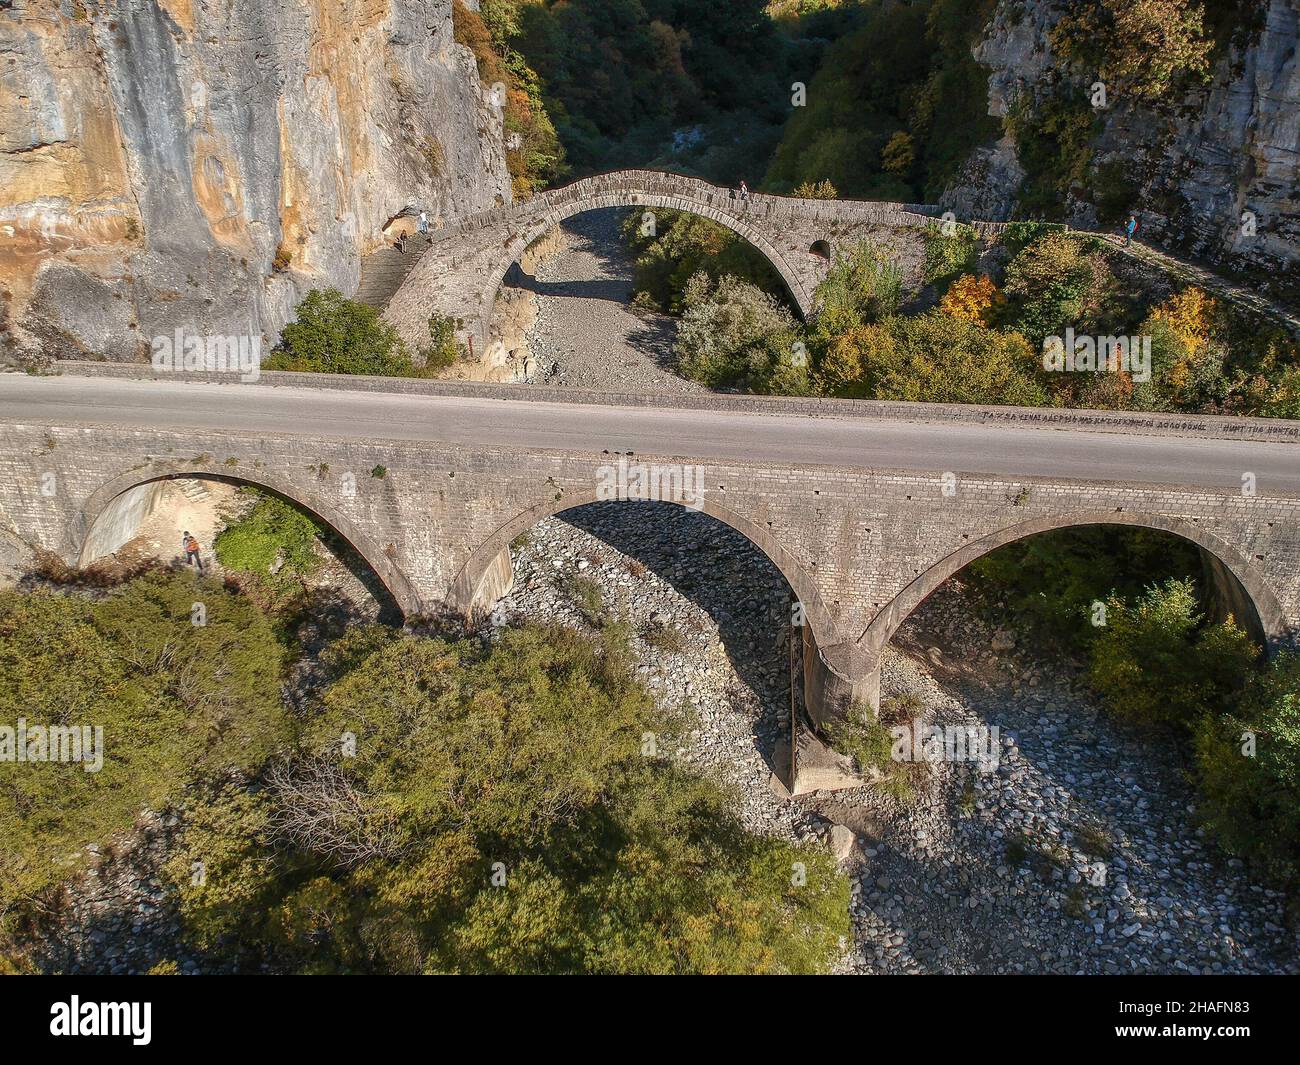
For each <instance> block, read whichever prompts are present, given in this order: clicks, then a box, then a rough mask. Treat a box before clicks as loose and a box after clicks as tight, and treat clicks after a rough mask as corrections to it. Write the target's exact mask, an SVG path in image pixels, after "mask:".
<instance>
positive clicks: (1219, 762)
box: [1195, 653, 1300, 880]
mask: <svg viewBox="0 0 1300 1065" xmlns="http://www.w3.org/2000/svg"><path fill="white" fill-rule="evenodd" d="M1195 755H1196V768H1197V772H1198V774H1199V776H1200V787H1201V794H1202V798H1201V802H1200V804H1199V809H1198V812H1199V814H1200V816H1201V818H1202V820H1203V821H1204V822H1205V824H1206V825H1207V826H1208V827H1209V828H1210V830H1211V831H1212V832H1213V833H1214V834H1215V836H1216V837H1217V838H1218V839H1219V840H1220V842H1221V843H1222V844H1223V845H1224V846H1225V847H1226V848H1227V849H1228V850H1229V851H1230V852H1231V853H1233V854H1238V855H1241V856H1242V857H1245V858H1248V859H1251V860H1252V861H1253V862H1255V863H1256V864H1257V865H1258V866H1260V867H1261V868H1262V869H1263V871H1265V872H1266V873H1268V874H1270V875H1272V876H1275V877H1277V878H1279V879H1283V880H1294V879H1295V878H1296V877H1298V876H1300V656H1298V655H1296V654H1294V653H1286V654H1282V655H1279V656H1278V657H1277V658H1276V659H1275V660H1274V661H1273V663H1272V664H1271V666H1270V668H1269V669H1268V670H1267V671H1266V672H1265V673H1264V674H1263V675H1262V676H1261V677H1260V678H1259V681H1258V682H1257V683H1256V684H1254V685H1252V687H1251V689H1250V691H1249V692H1248V694H1247V695H1246V697H1245V698H1243V699H1242V700H1241V703H1240V705H1239V706H1238V707H1237V708H1235V709H1234V710H1233V711H1232V712H1231V713H1228V714H1226V715H1225V716H1223V717H1215V716H1214V715H1212V714H1206V715H1204V716H1203V717H1202V718H1201V719H1200V721H1199V722H1198V724H1197V727H1196V733H1195Z"/></svg>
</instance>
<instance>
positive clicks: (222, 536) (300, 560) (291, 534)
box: [213, 487, 321, 585]
mask: <svg viewBox="0 0 1300 1065" xmlns="http://www.w3.org/2000/svg"><path fill="white" fill-rule="evenodd" d="M240 497H241V498H242V499H244V500H247V499H249V498H251V499H253V500H254V502H253V504H252V506H251V508H249V509H248V510H247V511H246V512H245V513H244V514H242V515H240V516H238V517H234V516H231V517H230V518H229V519H228V521H227V524H226V527H225V528H224V529H222V530H221V532H219V533H218V534H217V537H216V540H215V542H214V543H213V550H214V551H215V552H216V556H217V561H218V562H220V563H221V565H222V566H224V567H225V568H226V569H229V570H235V571H238V572H242V573H251V574H254V575H256V576H257V577H258V579H260V580H262V581H265V582H267V583H270V584H275V585H285V584H293V583H296V582H299V581H301V580H302V578H304V577H307V576H309V575H310V574H311V573H313V572H314V571H315V570H316V569H317V568H318V567H319V566H320V563H321V559H320V556H319V555H318V554H317V553H316V544H317V543H318V541H319V537H320V534H321V529H320V527H319V526H318V525H317V524H316V522H315V521H314V520H313V519H312V518H311V517H310V516H309V515H307V514H305V513H304V512H303V511H301V510H299V509H298V508H297V507H295V506H294V505H293V504H292V503H287V502H285V500H283V499H281V498H280V497H279V496H273V495H270V494H269V493H267V492H263V491H261V490H260V489H257V488H252V487H245V488H241V489H240Z"/></svg>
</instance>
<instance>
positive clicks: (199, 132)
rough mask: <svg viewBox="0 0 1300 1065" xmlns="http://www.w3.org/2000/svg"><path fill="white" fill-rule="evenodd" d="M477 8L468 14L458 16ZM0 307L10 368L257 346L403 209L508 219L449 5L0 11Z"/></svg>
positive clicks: (240, 0)
mask: <svg viewBox="0 0 1300 1065" xmlns="http://www.w3.org/2000/svg"><path fill="white" fill-rule="evenodd" d="M471 6H476V5H471ZM0 8H3V10H0V288H2V289H3V290H4V293H5V296H4V300H5V305H4V310H5V312H6V314H5V315H4V319H5V323H6V332H5V334H4V336H5V339H6V340H7V341H8V342H9V344H8V346H9V347H10V348H11V349H17V350H24V351H34V350H35V351H41V352H43V353H44V354H46V355H52V356H55V357H59V356H62V357H76V356H80V357H85V356H86V355H87V354H91V355H103V356H104V357H107V358H109V359H114V360H135V359H140V358H143V357H145V356H146V355H147V354H148V352H149V350H150V345H151V340H152V338H153V337H154V336H156V335H173V333H174V330H176V329H178V328H179V329H183V330H185V331H186V333H189V334H200V335H203V334H208V335H211V334H217V335H223V336H224V335H236V336H261V337H262V338H263V340H264V344H269V343H270V342H273V341H274V339H275V338H276V336H277V334H278V332H279V329H280V327H281V325H283V323H284V322H285V321H287V320H288V319H289V318H290V317H292V311H293V308H294V306H295V304H296V303H297V301H298V300H299V299H300V298H301V296H302V295H304V294H305V293H306V292H307V291H308V290H309V289H311V288H314V287H324V286H333V287H336V288H339V289H340V290H342V291H343V292H344V293H345V294H351V293H352V292H354V291H355V289H356V286H357V281H358V277H359V272H360V260H361V257H362V256H363V255H364V254H365V253H366V252H368V251H370V250H372V249H373V248H374V247H376V246H377V245H378V244H379V243H381V241H382V240H383V229H384V226H385V225H386V224H387V223H388V222H389V221H390V220H391V219H392V218H393V216H394V215H396V214H398V213H399V212H400V211H402V210H403V209H404V208H406V207H407V206H409V205H418V206H419V207H421V208H423V209H425V210H427V211H428V212H429V214H430V217H431V218H432V219H433V220H434V224H435V226H436V225H442V224H446V223H447V222H450V221H453V220H456V219H458V218H460V217H462V216H464V215H466V214H469V213H472V212H473V211H476V210H480V209H482V208H484V207H490V206H493V205H496V204H501V203H505V202H507V201H508V200H509V198H510V182H509V177H508V174H507V172H506V166H505V155H504V148H503V145H502V136H501V112H500V110H499V109H494V108H493V107H492V106H491V104H490V102H489V99H488V94H486V93H484V92H483V90H482V88H481V86H480V84H479V80H478V74H477V71H476V69H475V61H474V57H473V55H472V54H471V52H470V51H469V49H467V48H465V47H463V46H461V45H457V44H455V43H454V42H453V39H452V20H451V3H450V0H298V2H296V3H288V4H286V3H280V2H276V0H98V2H96V0H26V2H25V0H15V2H14V3H13V5H12V7H10V5H9V4H7V3H6V4H3V5H0Z"/></svg>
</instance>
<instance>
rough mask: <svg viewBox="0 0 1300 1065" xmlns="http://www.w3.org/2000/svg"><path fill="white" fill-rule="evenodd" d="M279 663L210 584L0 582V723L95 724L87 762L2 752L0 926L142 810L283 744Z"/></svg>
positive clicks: (270, 637) (156, 579)
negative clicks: (92, 587)
mask: <svg viewBox="0 0 1300 1065" xmlns="http://www.w3.org/2000/svg"><path fill="white" fill-rule="evenodd" d="M195 603H200V604H201V605H202V607H203V608H204V616H203V619H202V620H203V622H204V623H203V624H195V623H194V619H195V614H194V606H195ZM281 669H282V657H281V650H280V645H279V644H278V643H277V642H276V640H275V638H274V634H273V633H272V631H271V628H270V625H269V623H268V621H267V619H266V618H265V617H264V616H263V615H262V614H261V613H260V612H259V611H258V610H257V609H256V608H254V607H253V606H252V605H251V604H250V603H249V602H247V601H246V600H244V599H243V598H241V597H240V596H239V595H237V594H235V593H232V592H231V591H229V590H227V589H225V588H224V587H223V586H222V585H221V584H220V583H219V582H217V581H214V580H198V581H196V580H195V579H194V578H193V577H192V576H190V575H189V574H183V573H161V572H160V573H153V574H150V575H147V576H144V577H141V578H137V579H135V580H133V581H130V582H128V583H127V584H125V585H122V586H120V587H118V588H115V589H112V590H110V591H109V593H108V594H107V595H105V596H104V597H103V598H102V599H99V600H96V601H91V600H88V599H85V598H82V597H80V596H63V595H58V596H56V595H50V594H47V593H43V592H33V593H30V594H20V593H18V592H14V591H4V592H0V721H3V722H4V723H5V724H8V725H11V726H14V725H16V724H17V721H18V719H19V718H23V719H24V720H25V721H26V722H27V726H28V728H29V729H31V728H33V727H34V726H41V727H45V726H50V725H63V726H88V727H91V728H92V729H93V728H95V727H98V728H101V729H102V730H103V733H102V735H103V748H102V755H103V763H102V767H101V768H99V770H98V771H97V772H88V771H86V768H85V764H86V763H85V762H84V761H83V762H56V761H48V762H42V761H31V762H16V761H5V760H0V821H3V823H4V825H5V845H4V847H2V848H0V915H7V916H0V931H4V930H6V927H5V926H6V922H12V921H14V920H17V919H18V918H19V917H21V916H23V915H29V914H31V913H32V912H35V911H38V910H39V909H40V908H41V907H42V905H43V900H44V899H45V898H46V897H47V893H48V892H49V891H50V890H51V889H52V888H53V887H54V886H55V885H56V884H58V883H60V882H62V881H63V880H64V879H65V878H67V877H68V876H70V875H72V874H74V873H75V872H77V871H78V870H79V869H80V868H81V866H82V865H83V863H84V862H85V860H86V857H87V851H86V848H87V847H88V846H89V845H91V844H96V845H100V846H103V845H104V844H106V843H107V842H108V841H109V840H110V839H111V838H112V837H113V836H114V835H115V834H117V833H121V832H124V831H126V830H128V829H130V828H131V826H132V824H133V823H134V820H135V818H136V817H137V815H138V814H139V813H140V811H141V810H143V809H146V808H152V809H155V810H156V809H161V808H163V807H165V806H166V805H167V804H168V803H169V802H171V801H173V800H174V799H176V798H177V797H178V796H179V795H180V794H181V793H182V790H183V789H184V787H185V786H186V785H187V784H188V783H189V782H191V781H192V780H194V779H195V778H196V777H197V776H199V775H202V774H206V773H221V772H236V773H244V774H246V773H251V772H254V771H255V770H256V769H257V767H259V766H260V765H261V764H263V763H264V762H265V760H266V759H267V758H268V757H270V756H271V754H272V753H273V752H274V751H276V750H278V749H280V748H281V747H283V746H284V745H285V744H286V742H287V740H288V727H287V719H286V717H285V715H284V713H283V711H282V709H281V706H280V701H279V684H280V674H281ZM92 736H93V733H92ZM83 757H84V755H83Z"/></svg>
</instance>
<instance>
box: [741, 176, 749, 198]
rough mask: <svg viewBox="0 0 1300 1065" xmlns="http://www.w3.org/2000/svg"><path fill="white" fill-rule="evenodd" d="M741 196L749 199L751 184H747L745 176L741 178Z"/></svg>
mask: <svg viewBox="0 0 1300 1065" xmlns="http://www.w3.org/2000/svg"><path fill="white" fill-rule="evenodd" d="M740 198H741V199H742V200H748V199H749V186H748V185H746V184H745V179H744V178H741V179H740Z"/></svg>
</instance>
